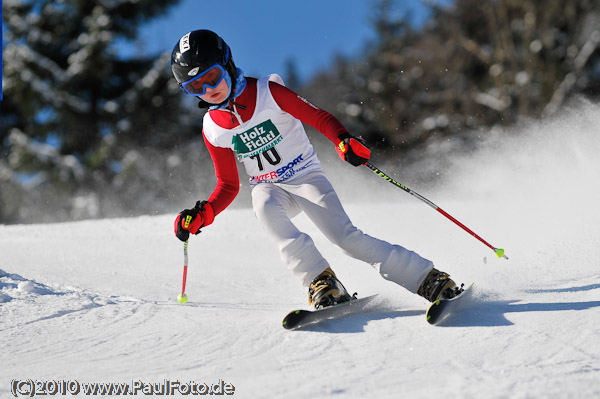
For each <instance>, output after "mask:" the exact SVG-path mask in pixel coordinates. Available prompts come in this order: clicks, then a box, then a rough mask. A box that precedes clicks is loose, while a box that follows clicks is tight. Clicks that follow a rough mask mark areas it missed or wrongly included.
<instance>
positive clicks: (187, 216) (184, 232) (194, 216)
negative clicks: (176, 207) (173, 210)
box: [175, 201, 215, 241]
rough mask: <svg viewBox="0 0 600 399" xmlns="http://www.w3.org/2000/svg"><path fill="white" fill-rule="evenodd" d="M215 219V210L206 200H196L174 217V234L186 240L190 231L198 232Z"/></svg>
mask: <svg viewBox="0 0 600 399" xmlns="http://www.w3.org/2000/svg"><path fill="white" fill-rule="evenodd" d="M214 220H215V211H214V209H213V207H212V205H211V204H210V202H208V201H198V202H196V206H194V207H193V208H192V209H184V210H183V211H181V212H180V213H179V215H177V218H176V219H175V235H176V236H177V238H179V239H180V240H181V241H187V240H188V238H189V237H190V233H192V234H198V233H200V229H201V228H202V227H206V226H208V225H209V224H211V223H212V222H213V221H214Z"/></svg>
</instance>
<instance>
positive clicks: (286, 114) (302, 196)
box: [171, 30, 460, 309]
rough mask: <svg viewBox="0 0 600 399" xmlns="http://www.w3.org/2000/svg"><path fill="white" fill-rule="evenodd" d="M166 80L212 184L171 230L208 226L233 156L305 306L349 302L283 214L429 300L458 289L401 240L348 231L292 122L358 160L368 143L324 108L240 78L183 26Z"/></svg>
mask: <svg viewBox="0 0 600 399" xmlns="http://www.w3.org/2000/svg"><path fill="white" fill-rule="evenodd" d="M171 67H172V71H173V74H174V76H175V79H176V80H177V82H178V83H179V85H180V87H181V89H182V90H183V91H185V92H186V93H187V94H189V95H192V96H195V97H197V98H198V99H199V104H198V106H199V107H200V108H208V109H209V110H208V112H207V113H206V114H205V115H204V120H203V135H204V141H205V143H206V147H207V148H208V151H209V153H210V156H211V158H212V160H213V163H214V168H215V174H216V177H217V185H216V187H215V189H214V191H213V192H212V194H211V195H210V196H209V198H208V200H205V201H197V202H196V205H195V206H194V207H193V208H191V209H185V210H183V211H182V212H181V213H179V215H178V216H177V218H176V219H175V226H174V228H175V234H176V236H177V237H178V238H179V239H180V240H182V241H186V240H187V239H188V238H189V234H190V233H192V234H198V233H199V232H200V229H201V228H203V227H207V226H209V225H210V224H211V223H213V221H214V219H215V216H216V215H218V214H219V213H221V212H222V211H223V210H224V209H225V208H227V206H228V205H229V204H230V203H231V202H232V201H233V199H234V198H235V197H236V195H237V194H238V191H239V179H238V172H237V166H236V158H237V160H238V161H240V162H241V163H243V164H244V167H245V169H246V172H247V174H248V175H249V177H250V185H251V187H252V205H253V208H254V212H255V215H256V218H257V219H258V220H259V221H260V223H261V224H262V225H263V226H264V228H265V229H266V231H267V233H268V234H269V235H270V236H271V238H272V239H273V241H274V242H275V244H276V245H277V247H278V249H279V251H280V253H281V258H282V260H283V262H284V263H285V264H286V265H287V267H288V268H289V269H290V270H291V271H292V272H293V274H294V275H295V276H297V277H298V278H299V279H300V280H301V282H302V283H303V285H304V286H306V287H308V302H309V304H310V305H311V306H312V307H313V308H315V309H320V308H323V307H327V306H331V305H334V304H337V303H341V302H345V301H348V300H350V299H351V296H350V295H349V294H348V292H347V290H346V289H345V287H344V286H343V285H342V283H341V282H340V281H339V280H338V279H337V277H336V275H335V273H334V272H333V270H332V269H331V267H330V266H329V263H328V262H327V260H325V258H324V257H323V256H322V255H321V253H319V251H318V250H317V248H316V247H315V245H314V243H313V240H312V239H311V237H309V236H308V235H307V234H305V233H303V232H301V231H299V230H298V229H297V228H296V226H295V225H294V224H293V223H292V221H291V218H293V217H294V216H296V215H297V214H299V213H300V212H304V213H305V214H306V215H307V216H308V217H309V218H310V219H311V220H312V222H314V223H315V225H316V226H317V227H318V228H319V229H320V230H321V231H322V232H323V233H324V234H325V236H326V237H327V238H328V239H329V240H330V241H331V242H332V243H333V244H335V245H337V246H339V247H340V248H341V249H342V250H343V251H344V252H345V253H346V254H348V255H349V256H352V257H354V258H356V259H360V260H362V261H365V262H367V263H369V264H371V265H372V266H373V267H374V268H375V269H376V270H377V271H378V272H379V273H380V274H381V276H383V278H385V279H387V280H390V281H393V282H395V283H397V284H399V285H401V286H403V287H405V288H406V289H408V290H409V291H411V292H413V293H417V294H418V295H421V296H422V297H424V298H426V299H427V300H429V301H431V302H433V301H435V300H436V299H438V298H439V297H441V296H447V297H453V296H455V295H456V294H457V293H458V292H460V289H458V288H457V287H456V284H455V283H454V281H452V279H450V277H449V275H448V274H447V273H444V272H441V271H438V270H436V269H435V268H434V267H433V266H434V265H433V263H432V262H431V261H429V260H427V259H425V258H422V257H421V256H419V255H418V254H416V253H415V252H412V251H409V250H407V249H405V248H403V247H402V246H399V245H393V244H390V243H388V242H386V241H382V240H379V239H377V238H373V237H371V236H369V235H366V234H364V233H363V232H362V231H361V230H359V229H357V228H356V227H355V226H354V225H353V224H352V222H351V221H350V219H349V217H348V215H347V214H346V212H345V211H344V209H343V207H342V204H341V203H340V200H339V198H338V196H337V194H336V192H335V191H334V189H333V187H332V185H331V183H330V182H329V180H328V179H327V177H326V176H325V174H324V172H323V170H322V168H321V165H320V163H319V160H318V159H317V154H316V153H315V151H314V150H313V147H312V145H311V143H310V142H309V139H308V137H307V135H306V133H305V131H304V128H303V126H302V122H304V123H307V124H308V125H311V126H312V127H314V128H315V129H317V130H319V131H320V132H321V133H322V134H324V135H325V136H326V137H327V138H328V139H329V140H330V141H331V142H333V143H334V144H335V147H336V151H337V152H338V153H339V155H340V157H341V158H342V159H343V160H344V161H346V162H348V163H350V164H351V165H353V166H360V165H364V164H365V163H366V162H367V161H368V160H369V157H370V150H369V149H368V148H367V146H366V145H365V143H364V142H363V141H362V140H361V139H360V138H356V137H353V136H352V135H350V133H349V132H348V131H347V130H346V128H345V127H344V126H343V125H342V124H341V123H340V122H339V121H338V120H337V119H336V118H335V117H334V116H333V115H331V114H330V113H328V112H325V111H323V110H321V109H319V108H318V107H316V106H315V105H313V104H312V103H310V102H309V101H307V100H306V99H304V98H302V97H301V96H299V95H298V94H296V93H295V92H293V91H292V90H290V89H288V88H286V87H285V86H284V84H283V81H282V79H281V78H280V77H279V76H278V75H276V74H274V75H270V76H268V77H265V78H262V79H256V78H252V77H246V76H244V73H243V71H242V70H241V69H240V68H237V67H236V66H235V64H234V62H233V58H232V54H231V50H230V48H229V46H228V45H227V44H226V43H225V41H224V40H223V39H222V38H221V37H219V36H218V35H217V34H216V33H214V32H212V31H209V30H196V31H192V32H189V33H187V34H186V35H184V36H183V37H181V39H180V40H179V41H178V42H177V43H176V44H175V47H174V48H173V52H172V54H171Z"/></svg>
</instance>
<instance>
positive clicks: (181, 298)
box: [177, 241, 188, 303]
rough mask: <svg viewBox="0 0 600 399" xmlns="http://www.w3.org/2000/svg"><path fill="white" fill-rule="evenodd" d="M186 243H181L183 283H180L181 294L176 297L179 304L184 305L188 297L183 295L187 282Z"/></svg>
mask: <svg viewBox="0 0 600 399" xmlns="http://www.w3.org/2000/svg"><path fill="white" fill-rule="evenodd" d="M187 249H188V242H187V241H185V242H184V243H183V282H182V283H181V294H179V295H177V300H178V301H179V303H186V302H187V300H188V296H187V294H186V293H185V282H186V280H187V269H188V250H187Z"/></svg>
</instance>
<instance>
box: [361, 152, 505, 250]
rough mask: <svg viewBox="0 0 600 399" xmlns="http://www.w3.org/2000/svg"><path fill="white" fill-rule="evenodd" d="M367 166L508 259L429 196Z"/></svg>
mask: <svg viewBox="0 0 600 399" xmlns="http://www.w3.org/2000/svg"><path fill="white" fill-rule="evenodd" d="M365 166H366V167H367V168H369V169H371V170H372V171H373V172H375V174H376V175H378V176H379V177H381V178H382V179H384V180H387V181H389V182H390V183H392V184H393V185H394V186H396V187H399V188H401V189H402V190H404V191H406V192H407V193H409V194H410V195H412V196H413V197H417V198H418V199H420V200H421V201H423V202H425V203H426V204H427V205H429V206H430V207H432V208H433V209H435V210H436V211H438V212H439V213H441V214H442V215H444V216H446V217H447V218H448V219H450V220H451V221H452V222H454V223H455V224H456V225H458V226H459V227H461V228H462V229H463V230H464V231H466V232H467V233H469V234H470V235H472V236H473V237H475V238H477V239H478V240H479V241H481V242H482V243H483V244H485V245H486V246H488V247H489V248H490V249H491V250H492V251H494V253H495V254H496V256H497V257H498V258H504V259H506V260H508V257H507V256H506V255H504V249H502V248H496V247H494V246H492V245H490V244H489V243H488V242H487V241H485V240H484V239H483V238H481V237H479V236H478V235H477V234H475V233H474V232H473V230H471V229H469V228H468V227H467V226H465V225H464V224H462V223H461V222H459V221H458V220H456V219H455V218H454V217H452V215H450V214H449V213H448V212H446V211H444V210H443V209H442V208H440V207H439V206H437V205H436V204H434V203H433V202H431V201H429V200H428V199H427V198H425V197H423V196H422V195H421V194H419V193H417V192H416V191H413V190H411V189H410V188H408V187H406V186H405V185H404V184H402V183H398V182H397V181H396V180H394V179H392V178H391V177H390V176H388V175H387V174H386V173H385V172H383V171H381V170H380V169H379V168H377V167H376V166H374V165H371V164H370V163H368V162H367V163H366V164H365Z"/></svg>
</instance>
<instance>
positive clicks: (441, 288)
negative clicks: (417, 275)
mask: <svg viewBox="0 0 600 399" xmlns="http://www.w3.org/2000/svg"><path fill="white" fill-rule="evenodd" d="M461 292H463V288H462V286H461V287H460V288H459V287H457V286H456V283H454V281H452V279H451V278H450V275H448V273H444V272H441V271H439V270H437V269H435V268H433V269H431V271H430V272H429V274H428V275H427V277H425V280H423V282H422V283H421V286H420V287H419V289H418V290H417V295H420V296H422V297H423V298H425V299H427V300H428V301H429V302H435V301H437V300H438V299H450V298H454V297H455V296H457V295H458V294H460V293H461Z"/></svg>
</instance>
